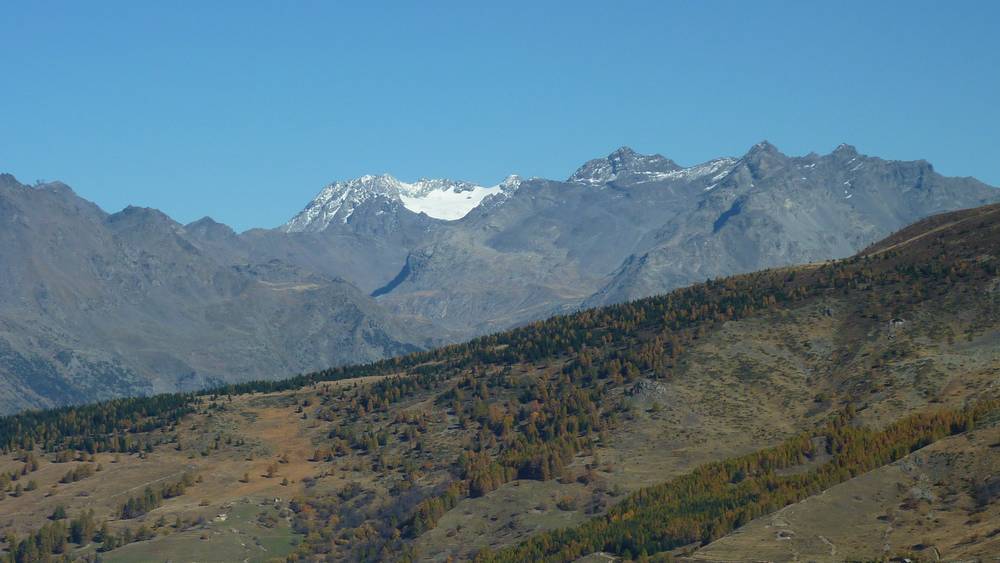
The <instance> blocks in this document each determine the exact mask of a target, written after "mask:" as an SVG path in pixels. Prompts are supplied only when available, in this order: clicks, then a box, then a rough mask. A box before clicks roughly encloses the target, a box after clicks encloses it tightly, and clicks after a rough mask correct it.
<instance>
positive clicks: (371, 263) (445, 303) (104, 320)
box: [0, 142, 1000, 412]
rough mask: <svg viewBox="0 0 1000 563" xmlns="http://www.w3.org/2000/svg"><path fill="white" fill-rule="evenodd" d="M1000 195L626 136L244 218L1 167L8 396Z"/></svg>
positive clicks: (424, 340)
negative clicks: (490, 171) (680, 153)
mask: <svg viewBox="0 0 1000 563" xmlns="http://www.w3.org/2000/svg"><path fill="white" fill-rule="evenodd" d="M997 201H1000V190H997V189H996V188H993V187H990V186H987V185H985V184H983V183H981V182H979V181H977V180H975V179H973V178H949V177H944V176H941V175H939V174H937V173H936V172H935V171H934V169H933V167H932V166H931V165H930V164H929V163H927V162H925V161H912V162H902V161H887V160H882V159H879V158H876V157H869V156H865V155H862V154H860V153H858V152H857V151H856V150H855V149H854V148H853V147H851V146H848V145H841V146H840V147H837V149H836V150H834V151H833V152H832V153H830V154H827V155H817V154H809V155H806V156H801V157H790V156H787V155H784V154H782V153H781V152H780V151H779V150H778V149H777V148H776V147H774V146H773V145H771V144H769V143H767V142H761V143H758V144H757V145H754V146H753V147H751V148H750V150H749V151H748V152H747V153H746V154H744V155H743V156H741V157H723V158H718V159H714V160H711V161H709V162H706V163H703V164H699V165H696V166H691V167H683V166H680V165H678V164H677V163H675V162H673V161H672V160H670V159H669V158H666V157H663V156H660V155H641V154H638V153H636V152H634V151H632V150H631V149H628V148H626V147H623V148H621V149H618V150H616V151H614V152H613V153H611V154H610V155H608V156H607V157H604V158H597V159H594V160H590V161H588V162H586V163H585V164H584V165H582V166H581V167H580V168H579V169H578V170H576V171H575V172H574V173H573V174H572V175H570V176H569V178H567V179H566V180H564V181H557V180H547V179H542V178H520V177H517V176H510V177H508V178H507V179H506V180H504V181H503V182H502V183H500V184H498V185H495V186H479V185H476V184H474V183H470V182H465V181H455V180H445V179H430V180H429V179H421V180H418V181H416V182H412V183H409V182H404V181H401V180H398V179H396V178H393V177H391V176H389V175H381V176H363V177H361V178H357V179H348V180H342V181H337V182H334V183H332V184H330V185H329V186H327V187H325V188H324V189H323V190H322V191H321V192H320V193H319V194H318V195H317V197H316V198H315V199H314V200H313V201H312V202H310V203H309V204H308V205H306V207H305V208H304V209H303V211H302V212H301V213H299V214H298V215H296V216H295V217H293V218H291V219H290V220H289V221H288V222H287V223H286V224H285V225H284V226H282V227H281V228H278V229H253V230H250V231H246V232H244V233H236V232H234V231H233V230H232V229H230V228H229V227H227V226H225V225H222V224H220V223H217V222H215V221H213V220H212V219H210V218H207V217H206V218H203V219H200V220H198V221H195V222H193V223H190V224H188V225H180V224H178V223H177V222H175V221H173V220H172V219H170V218H169V217H167V216H166V215H165V214H163V213H161V212H159V211H156V210H154V209H147V208H139V207H129V208H126V209H124V210H122V211H120V212H118V213H114V214H108V213H106V212H105V211H103V210H101V209H100V208H99V207H97V206H96V205H94V204H93V203H91V202H88V201H86V200H84V199H82V198H80V197H78V196H77V195H76V194H74V193H73V191H72V190H71V189H70V188H69V187H67V186H66V185H64V184H61V183H59V182H53V183H44V184H38V185H35V186H26V185H22V184H21V183H19V182H18V181H17V180H16V179H14V178H13V177H12V176H10V175H6V174H5V175H0V411H2V412H13V411H17V410H22V409H26V408H36V407H47V406H54V405H61V404H68V403H77V402H84V401H92V400H96V399H101V398H107V397H112V396H120V395H134V394H147V393H155V392H161V391H171V390H184V389H195V388H200V387H204V386H206V385H212V384H217V383H221V382H231V381H242V380H248V379H261V378H267V379H274V378H282V377H287V376H289V375H293V374H294V373H297V372H302V371H309V370H314V369H320V368H324V367H329V366H333V365H342V364H346V363H357V362H365V361H370V360H374V359H378V358H383V357H388V356H392V355H397V354H402V353H406V352H410V351H413V350H417V349H421V348H426V347H430V346H435V345H439V344H442V343H446V342H454V341H458V340H461V339H464V338H468V337H471V336H474V335H478V334H484V333H488V332H492V331H497V330H501V329H504V328H508V327H511V326H515V325H519V324H523V323H526V322H530V321H532V320H537V319H540V318H544V317H547V316H551V315H553V314H558V313H563V312H569V311H573V310H576V309H579V308H581V307H590V306H597V305H605V304H610V303H616V302H621V301H626V300H630V299H635V298H639V297H644V296H648V295H653V294H657V293H662V292H665V291H667V290H669V289H672V288H675V287H678V286H683V285H687V284H690V283H693V282H696V281H704V280H705V279H706V278H715V277H719V276H723V275H728V274H734V273H739V272H747V271H753V270H758V269H762V268H768V267H773V266H784V265H789V264H796V263H804V262H812V261H818V260H826V259H830V258H839V257H845V256H849V255H851V254H854V253H855V252H857V251H858V250H860V249H862V248H864V247H866V246H868V245H869V244H871V243H873V242H875V241H877V240H879V239H881V238H883V237H885V236H887V235H889V234H890V233H892V232H894V231H896V230H898V229H900V228H902V227H904V226H906V225H908V224H910V223H913V222H914V221H917V220H919V219H921V218H924V217H926V216H928V215H932V214H935V213H939V212H942V211H948V210H954V209H961V208H969V207H975V206H979V205H983V204H986V203H992V202H997Z"/></svg>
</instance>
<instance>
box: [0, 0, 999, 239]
mask: <svg viewBox="0 0 1000 563" xmlns="http://www.w3.org/2000/svg"><path fill="white" fill-rule="evenodd" d="M0 10H2V13H3V17H2V19H0V29H2V33H0V37H2V44H0V77H2V79H0V171H5V172H10V173H12V174H14V175H15V176H17V177H18V179H19V180H21V181H22V182H23V183H31V182H35V181H36V180H45V181H52V180H61V181H63V182H66V183H67V184H69V185H70V186H71V187H73V189H74V190H75V191H76V192H77V193H78V194H80V195H81V196H83V197H85V198H87V199H90V200H92V201H95V202H96V203H98V204H99V205H100V206H101V207H103V208H104V209H106V210H108V211H112V212H113V211H117V210H119V209H121V208H123V207H124V206H126V205H130V204H131V205H139V206H147V207H155V208H158V209H161V210H163V211H165V212H166V213H168V214H169V215H171V216H172V217H174V218H175V219H177V220H178V221H181V222H182V223H186V222H189V221H193V220H195V219H198V218H200V217H202V216H205V215H208V216H211V217H213V218H214V219H216V220H219V221H222V222H224V223H227V224H229V225H231V226H233V227H234V228H236V229H238V230H244V229H248V228H251V227H275V226H278V225H280V224H281V223H283V222H284V221H286V220H287V219H289V218H290V217H291V216H293V215H294V214H295V213H297V212H298V211H299V210H300V209H301V208H302V207H303V206H305V204H306V203H308V201H309V200H310V199H311V198H312V197H313V196H314V195H315V194H316V193H317V192H318V191H319V190H320V189H321V188H322V187H323V186H324V185H325V184H327V183H329V182H331V181H334V180H337V179H344V178H353V177H356V176H360V175H362V174H366V173H384V172H387V173H390V174H392V175H394V176H396V177H398V178H400V179H403V180H415V179H417V178H419V177H448V178H454V179H462V180H469V181H473V182H477V183H480V184H483V185H492V184H495V183H497V182H499V181H500V180H501V179H503V178H504V177H505V176H506V175H508V174H510V173H518V174H521V175H522V176H541V177H546V178H555V179H562V178H565V177H567V176H568V175H569V174H571V173H572V171H573V170H574V169H575V168H576V167H577V166H579V165H580V164H582V163H583V162H584V161H586V160H588V159H590V158H595V157H599V156H603V155H606V154H608V153H609V152H611V151H612V150H614V149H615V148H617V147H619V146H622V145H627V146H631V147H632V148H634V149H635V150H637V151H639V152H643V153H660V154H663V155H665V156H667V157H669V158H672V159H673V160H675V161H677V162H679V163H681V164H683V165H692V164H696V163H699V162H703V161H706V160H709V159H711V158H714V157H718V156H739V155H742V154H743V153H745V152H746V151H747V149H748V148H749V147H750V146H751V145H753V144H754V143H756V142H758V141H760V140H763V139H767V140H769V141H771V142H772V143H773V144H775V145H776V146H777V147H778V148H779V149H780V150H782V151H783V152H785V153H786V154H790V155H801V154H806V153H809V152H811V151H815V152H818V153H827V152H830V151H831V150H833V149H834V147H836V146H837V145H838V144H840V143H842V142H847V143H850V144H853V145H855V146H857V147H858V149H859V150H860V151H861V152H863V153H865V154H870V155H876V156H881V157H883V158H890V159H902V160H912V159H920V158H923V159H927V160H929V161H930V162H932V163H933V164H934V166H935V168H936V169H937V170H938V171H939V172H941V173H943V174H946V175H954V176H975V177H977V178H979V179H980V180H983V181H985V182H987V183H989V184H992V185H1000V142H998V141H1000V43H998V40H997V37H996V30H997V29H1000V2H996V1H993V0H984V1H979V2H972V1H955V2H939V1H934V2H925V1H914V0H908V1H890V0H886V1H879V2H870V1H865V2H852V1H844V2H822V3H820V2H801V1H785V2H774V1H757V2H744V1H738V2H737V1H733V2H723V1H710V0H704V1H697V2H696V1H689V2H668V1H656V2H627V1H623V2H607V1H603V2H587V1H573V2H556V1H552V2H537V1H531V2H517V1H509V2H493V3H485V2H468V1H456V2H437V1H432V0H428V1H422V2H350V3H348V2H333V1H329V2H306V1H299V2H277V1H271V2H251V1H239V2H226V1H213V2H195V1H178V2H115V1H107V2H99V3H98V2H69V1H66V2H48V1H44V0H40V1H32V2H13V1H11V0H0Z"/></svg>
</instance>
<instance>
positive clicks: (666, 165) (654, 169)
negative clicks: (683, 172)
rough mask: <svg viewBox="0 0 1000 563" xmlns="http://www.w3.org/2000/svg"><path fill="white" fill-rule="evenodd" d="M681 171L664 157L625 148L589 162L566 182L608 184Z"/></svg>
mask: <svg viewBox="0 0 1000 563" xmlns="http://www.w3.org/2000/svg"><path fill="white" fill-rule="evenodd" d="M680 169H681V167H680V166H679V165H678V164H677V163H676V162H674V161H672V160H670V159H669V158H666V157H664V156H662V155H659V154H651V155H644V154H640V153H637V152H635V151H634V150H632V149H631V148H630V147H626V146H623V147H619V148H618V149H616V150H615V151H614V152H612V153H611V154H609V155H608V156H606V157H604V158H595V159H593V160H589V161H587V162H586V163H585V164H584V165H583V166H581V167H580V168H578V169H577V170H576V172H574V173H573V175H571V176H570V177H569V178H568V179H567V180H566V181H567V182H571V183H575V184H595V185H597V184H607V183H609V182H613V181H615V180H618V179H620V178H621V179H629V178H643V177H653V176H656V175H659V174H665V173H668V172H673V171H676V170H680Z"/></svg>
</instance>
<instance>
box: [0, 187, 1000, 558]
mask: <svg viewBox="0 0 1000 563" xmlns="http://www.w3.org/2000/svg"><path fill="white" fill-rule="evenodd" d="M997 248H1000V206H987V207H981V208H977V209H973V210H967V211H961V212H955V213H951V214H946V215H943V216H939V217H935V218H933V219H931V220H928V221H926V222H924V223H920V224H917V225H915V226H913V227H911V228H909V229H906V230H904V231H902V232H900V233H898V234H897V235H894V236H893V237H890V239H887V240H886V241H884V242H883V243H880V244H877V245H875V246H873V247H871V248H869V249H868V250H866V251H864V252H862V253H860V254H858V255H857V256H854V257H852V258H849V259H846V260H840V261H831V262H823V263H817V264H808V265H803V266H799V267H794V268H782V269H774V270H766V271H761V272H756V273H752V274H746V275H741V276H735V277H729V278H723V279H718V280H708V281H706V282H705V283H702V284H697V285H694V286H691V287H687V288H683V289H679V290H676V291H673V292H671V293H668V294H665V295H661V296H656V297H650V298H645V299H641V300H637V301H632V302H628V303H624V304H620V305H614V306H610V307H604V308H599V309H591V310H586V311H582V312H580V313H576V314H572V315H566V316H558V317H554V318H551V319H547V320H544V321H539V322H535V323H532V324H530V325H528V326H525V327H523V328H519V329H516V330H512V331H507V332H503V333H498V334H494V335H490V336H484V337H481V338H477V339H475V340H472V341H470V342H468V343H464V344H459V345H453V346H448V347H444V348H439V349H435V350H432V351H427V352H419V353H416V354H411V355H408V356H403V357H400V358H396V359H392V360H383V361H379V362H375V363H371V364H367V365H361V366H351V367H342V368H334V369H330V370H325V371H321V372H316V373H312V374H309V375H305V376H301V377H298V378H294V379H290V380H286V381H279V382H273V381H261V382H250V383H245V384H239V385H232V386H228V387H222V388H218V389H214V390H211V391H207V392H202V393H191V394H178V395H163V396H156V397H150V398H141V399H128V400H117V401H112V402H107V403H101V404H98V405H91V406H83V407H71V408H63V409H59V410H54V411H44V412H36V413H25V414H22V415H18V416H13V417H7V418H4V419H2V421H0V444H2V445H3V452H4V454H5V455H4V457H3V461H2V463H0V471H3V472H5V473H4V475H5V476H6V481H5V482H6V487H5V488H6V489H7V493H6V494H7V498H5V499H3V500H0V526H3V527H4V529H5V530H6V531H7V532H8V534H14V535H13V536H11V535H8V549H9V553H10V556H11V557H12V558H13V559H15V560H18V561H31V560H39V559H43V558H44V557H47V556H57V557H58V556H67V557H84V558H87V557H89V558H94V557H96V556H97V553H98V552H100V553H102V557H103V558H105V559H106V560H116V558H119V557H120V558H121V560H136V559H142V558H143V557H144V556H148V554H150V553H156V554H158V556H159V555H162V554H164V553H166V554H173V556H174V557H177V558H184V557H185V555H184V554H185V553H187V552H186V551H184V550H185V549H190V545H192V543H194V544H195V545H198V546H201V547H200V549H202V550H203V551H204V553H216V554H221V553H225V554H232V553H234V551H233V550H236V552H238V553H239V554H240V557H239V558H244V556H245V558H249V559H257V560H267V559H271V558H279V559H280V558H288V559H291V560H297V559H302V560H312V559H320V560H322V559H335V560H336V559H351V560H385V561H398V560H405V559H421V560H423V559H430V560H446V559H447V558H448V557H453V558H458V559H471V558H478V559H480V560H483V561H494V560H496V561H534V560H539V559H543V558H544V559H546V560H553V561H572V560H574V559H575V558H578V557H581V556H584V555H587V554H589V553H593V552H598V551H603V552H608V553H611V554H614V555H615V556H619V557H625V558H630V557H635V558H644V557H654V556H658V557H667V556H668V555H669V556H671V557H672V556H687V555H690V554H691V553H692V552H694V553H695V554H697V550H698V549H699V548H700V547H701V546H704V545H708V544H710V543H711V542H713V541H714V540H717V539H719V538H722V537H724V536H725V535H726V534H727V533H728V532H729V531H731V530H733V529H735V528H739V527H741V526H744V525H746V524H748V523H750V522H752V521H754V519H755V518H758V517H760V516H762V515H766V514H769V513H772V512H774V511H776V510H778V509H780V508H782V507H783V506H785V505H787V504H789V503H793V502H797V501H800V500H802V499H805V498H807V497H809V496H810V495H814V494H816V493H818V492H820V491H822V490H824V489H826V488H829V487H831V486H834V485H836V484H837V483H842V482H846V481H849V480H851V479H853V478H856V477H858V476H860V475H864V474H866V473H868V472H870V471H872V470H874V469H877V468H879V467H881V466H884V465H886V464H888V463H891V462H893V461H895V460H899V459H901V458H904V457H905V456H907V455H908V454H910V453H911V452H913V451H915V450H918V449H920V448H922V447H924V446H927V445H928V444H931V443H933V442H936V441H938V440H941V439H943V438H946V437H948V436H959V435H966V434H968V433H969V432H972V431H974V429H977V428H988V427H990V426H991V425H995V424H996V423H997V402H996V401H997V399H998V395H997V391H998V390H997V388H996V384H995V381H996V378H997V376H998V370H1000V357H998V354H1000V352H998V350H1000V346H998V338H1000V257H998V256H997V255H996V249H997ZM987 459H990V458H987ZM992 459H994V460H995V456H994V458H992ZM79 468H89V469H79ZM70 469H74V470H77V469H79V471H78V472H77V473H76V474H75V475H74V474H69V471H68V470H70ZM76 477H79V478H78V479H77V478H76ZM64 478H65V479H64ZM154 481H155V482H154ZM24 483H34V487H32V488H31V490H28V486H27V485H25V484H24ZM84 493H85V494H84ZM251 507H252V509H251ZM57 510H60V511H61V512H59V513H57V512H56V511H57ZM91 511H92V512H91ZM62 516H65V517H66V519H68V520H69V523H68V525H67V524H66V523H65V522H64V518H62ZM223 522H225V524H222V523H223ZM227 528H231V529H232V530H237V531H238V532H237V531H234V532H232V533H230V532H228V531H227ZM74 530H75V531H74ZM279 532H280V533H279ZM233 534H235V536H233ZM959 535H961V533H959V532H956V536H959ZM233 537H237V538H238V539H239V542H238V543H235V544H234V543H232V541H234V540H233V539H232V538H233ZM991 537H992V536H990V537H985V536H984V537H978V538H977V539H974V540H972V541H973V543H972V544H970V545H973V546H979V547H981V548H982V549H984V550H985V549H989V546H990V545H992V544H990V543H989V542H991V541H993V540H992V539H990V538H991ZM965 539H966V538H960V540H961V541H965ZM227 542H229V543H227ZM917 543H918V542H917V541H913V542H911V543H910V544H907V545H905V546H903V545H897V546H890V552H889V553H888V555H893V554H895V553H904V551H905V552H907V553H909V551H908V550H910V549H911V547H912V545H914V544H917ZM883 547H884V546H882V545H879V546H873V548H872V549H873V550H872V551H871V553H869V554H864V553H861V554H856V556H857V557H859V558H875V557H881V556H884V555H886V553H885V552H884V550H883ZM947 547H948V546H945V545H941V546H938V547H937V548H939V550H944V552H947ZM678 549H681V550H682V552H678V551H676V550H678ZM213 550H217V551H213ZM668 552H672V553H668ZM845 556H847V555H845ZM854 556H855V555H852V557H854Z"/></svg>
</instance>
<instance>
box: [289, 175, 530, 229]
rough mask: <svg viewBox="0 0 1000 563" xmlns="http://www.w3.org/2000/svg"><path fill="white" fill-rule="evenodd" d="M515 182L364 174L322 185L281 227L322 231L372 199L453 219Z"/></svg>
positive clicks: (516, 180) (516, 182) (516, 181)
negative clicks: (484, 182)
mask: <svg viewBox="0 0 1000 563" xmlns="http://www.w3.org/2000/svg"><path fill="white" fill-rule="evenodd" d="M519 185H520V178H519V177H518V176H517V175H510V176H508V177H507V178H506V179H505V180H504V181H503V182H501V183H500V184H497V185H495V186H490V187H483V186H479V185H476V184H473V183H471V182H464V181H460V180H447V179H426V178H421V179H420V180H417V181H416V182H413V183H407V182H402V181H400V180H397V179H396V178H393V177H392V176H390V175H389V174H381V175H377V176H375V175H365V176H361V177H360V178H355V179H352V180H344V181H338V182H334V183H332V184H330V185H328V186H326V187H325V188H323V190H322V191H321V192H320V193H319V194H318V195H317V196H316V197H315V198H314V199H313V200H312V201H311V202H309V204H308V205H307V206H306V207H305V209H303V210H302V211H301V212H300V213H299V214H298V215H296V216H295V217H293V218H292V219H291V220H290V221H288V222H287V223H285V225H284V226H283V227H282V229H283V230H284V231H285V232H290V233H291V232H303V231H314V232H315V231H322V230H324V229H326V228H327V227H329V226H330V223H333V222H340V223H346V222H347V221H348V220H349V219H350V218H351V216H352V215H353V214H354V210H355V209H356V208H357V207H358V206H360V205H362V204H364V203H366V202H375V203H377V204H379V205H382V206H385V207H387V208H392V207H393V206H396V205H402V206H403V207H404V208H406V209H408V210H410V211H412V212H414V213H424V214H426V215H427V216H428V217H432V218H434V219H441V220H444V221H454V220H457V219H461V218H462V217H465V216H466V215H467V214H468V213H469V212H470V211H472V209H474V208H475V207H476V206H478V205H479V204H480V203H482V202H483V200H485V199H486V198H488V197H490V196H498V195H503V194H505V193H510V192H511V191H513V190H516V189H517V188H518V186H519ZM386 210H388V209H386Z"/></svg>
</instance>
